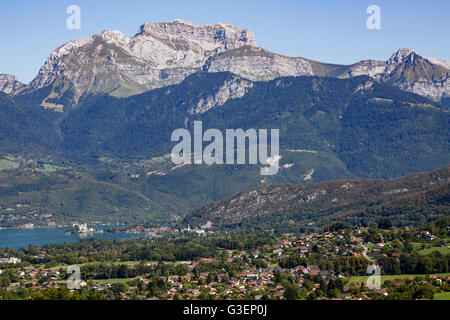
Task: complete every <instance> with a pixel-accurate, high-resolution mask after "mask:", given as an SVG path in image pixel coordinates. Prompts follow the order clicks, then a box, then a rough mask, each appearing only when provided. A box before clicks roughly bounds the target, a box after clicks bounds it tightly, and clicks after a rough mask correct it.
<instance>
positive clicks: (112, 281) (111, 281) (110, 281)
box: [93, 278, 133, 284]
mask: <svg viewBox="0 0 450 320" xmlns="http://www.w3.org/2000/svg"><path fill="white" fill-rule="evenodd" d="M130 280H133V279H132V278H121V279H101V280H93V281H94V282H101V283H107V282H108V283H111V284H114V283H127V282H128V281H130Z"/></svg>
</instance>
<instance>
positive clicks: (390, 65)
mask: <svg viewBox="0 0 450 320" xmlns="http://www.w3.org/2000/svg"><path fill="white" fill-rule="evenodd" d="M357 75H368V76H371V77H373V78H375V79H377V80H380V81H382V82H384V83H386V84H389V85H393V86H396V87H398V88H399V89H402V90H405V91H409V92H413V93H416V94H419V95H422V96H426V97H428V98H430V99H432V100H435V101H439V100H440V99H441V98H442V97H448V96H450V63H449V62H446V61H441V60H438V59H434V58H427V57H424V56H421V55H419V54H418V53H417V52H415V51H414V50H410V49H405V48H403V49H399V50H398V51H397V52H395V53H394V54H393V55H392V56H391V58H390V59H389V60H387V61H386V62H381V61H361V62H358V63H356V64H354V65H353V66H351V67H350V68H349V70H348V72H347V74H346V76H348V77H352V76H357Z"/></svg>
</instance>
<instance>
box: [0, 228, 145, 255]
mask: <svg viewBox="0 0 450 320" xmlns="http://www.w3.org/2000/svg"><path fill="white" fill-rule="evenodd" d="M104 228H108V227H105V226H96V227H95V229H104ZM69 229H70V227H57V228H36V229H0V248H15V249H17V248H22V247H27V246H28V245H30V244H32V245H36V246H43V245H46V244H54V243H63V242H77V241H78V240H79V239H80V237H79V235H78V234H66V233H65V232H66V231H67V230H69ZM143 236H144V235H143V234H132V233H124V232H116V233H108V232H105V233H94V234H90V235H89V236H88V237H90V238H97V239H107V240H113V239H130V238H139V237H143Z"/></svg>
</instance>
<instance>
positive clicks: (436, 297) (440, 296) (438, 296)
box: [433, 292, 450, 300]
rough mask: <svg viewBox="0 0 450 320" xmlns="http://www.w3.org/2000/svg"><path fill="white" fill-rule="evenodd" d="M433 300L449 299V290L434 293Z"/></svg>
mask: <svg viewBox="0 0 450 320" xmlns="http://www.w3.org/2000/svg"><path fill="white" fill-rule="evenodd" d="M433 300H450V292H441V293H435V294H434V296H433Z"/></svg>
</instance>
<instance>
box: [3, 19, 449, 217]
mask: <svg viewBox="0 0 450 320" xmlns="http://www.w3.org/2000/svg"><path fill="white" fill-rule="evenodd" d="M449 70H450V66H449V63H448V62H445V61H441V60H437V59H434V58H427V57H424V56H421V55H419V54H418V53H417V52H415V51H413V50H409V49H400V50H399V51H397V52H396V53H394V55H393V56H392V57H391V58H390V59H389V60H387V61H386V62H381V61H372V60H367V61H361V62H357V63H355V64H353V65H333V64H326V63H321V62H317V61H312V60H309V59H305V58H291V57H286V56H283V55H279V54H275V53H272V52H269V51H267V50H264V49H262V48H260V47H258V46H257V44H256V41H255V37H254V35H253V33H252V32H251V31H249V30H239V29H238V28H236V27H234V26H232V25H229V24H225V23H219V24H216V25H204V26H199V25H195V24H192V23H190V22H187V21H183V20H176V21H174V22H173V23H146V24H143V25H142V26H141V27H140V28H139V30H138V32H137V33H136V35H135V36H133V37H130V38H128V37H126V36H124V35H123V34H122V33H120V32H118V31H103V32H101V33H100V34H97V35H94V36H92V37H90V38H86V39H81V40H75V41H71V42H69V43H66V44H64V45H62V46H61V47H59V48H57V49H56V50H55V51H54V52H52V53H51V55H50V56H49V58H48V59H47V61H46V62H45V64H44V66H43V67H42V68H41V69H40V71H39V74H38V75H37V76H36V78H35V79H34V80H33V81H31V82H30V83H29V84H26V85H25V84H22V83H20V82H19V81H18V80H17V78H16V77H14V76H10V75H4V74H2V75H0V91H2V92H0V142H1V143H0V161H2V160H1V159H2V158H5V159H6V158H8V159H13V160H14V161H16V162H17V163H18V164H19V163H20V166H19V165H18V166H19V169H12V172H9V171H7V172H6V173H5V172H1V171H0V181H1V182H2V183H1V184H0V195H2V196H1V197H0V216H1V215H2V209H1V208H10V207H13V206H16V205H17V204H23V203H26V204H27V205H29V206H30V207H27V208H30V210H31V209H32V210H34V212H39V213H41V214H47V213H49V212H50V213H51V214H52V217H53V219H55V221H59V222H73V221H80V220H82V221H89V222H92V221H102V222H111V221H113V222H118V221H119V222H130V221H133V222H135V221H136V220H139V219H140V220H142V221H144V220H145V221H148V220H155V219H157V220H158V221H163V222H167V221H172V219H178V218H180V217H186V216H187V215H189V214H191V213H192V212H194V213H195V212H199V211H198V210H199V208H201V207H203V206H204V205H207V204H209V203H212V202H215V201H221V200H223V199H225V198H228V197H231V196H233V195H235V194H236V193H238V192H245V190H248V189H253V188H257V187H263V188H264V187H267V188H270V186H272V185H280V184H282V185H287V184H288V185H300V184H306V183H320V182H325V181H330V180H339V179H361V178H362V179H371V178H378V179H394V178H399V177H401V176H405V175H409V174H412V173H414V172H419V171H430V170H434V169H436V168H439V167H442V166H445V165H447V164H448V163H450V161H449V160H450V159H449V158H450V157H449V150H450V144H449V141H450V140H449V130H448V128H449V122H450V121H449V120H450V117H449V112H450V111H449V107H450V104H449V102H450V99H449V97H450V93H449V86H448V85H449V80H448V79H449V73H450V71H449ZM197 120H200V121H202V122H203V126H204V128H205V129H206V128H217V129H219V130H222V131H223V130H225V129H228V128H243V129H249V128H255V129H258V128H262V129H264V128H277V129H279V130H280V156H281V160H280V171H279V173H278V174H277V175H275V176H268V177H261V176H260V174H259V173H260V171H259V169H260V168H259V166H252V165H238V166H228V165H223V166H221V165H212V166H208V165H185V166H175V165H174V164H173V163H172V162H171V160H170V152H171V149H172V147H173V145H174V144H173V143H172V142H171V140H170V137H171V133H172V132H173V130H175V129H178V128H186V129H188V130H192V128H193V123H194V121H197ZM30 163H31V164H30ZM49 167H50V168H57V169H54V170H53V171H55V172H48V170H47V168H49ZM16 171H18V172H16ZM352 181H353V180H352ZM406 188H408V187H406ZM408 189H410V188H408ZM364 190H366V189H364ZM411 190H412V189H411ZM414 190H416V189H414ZM366 191H367V192H369V193H367V196H369V195H370V192H371V189H370V188H369V189H367V190H366ZM439 192H440V191H439ZM447 192H448V190H447ZM120 195H121V196H120ZM360 197H363V196H362V195H360ZM383 199H384V198H383ZM383 199H382V200H383ZM281 200H282V198H280V201H281ZM374 201H375V200H374ZM376 201H378V200H376ZM380 201H381V200H380ZM383 201H384V200H383ZM325 207H326V206H324V208H325ZM208 208H209V207H208ZM201 212H212V211H211V210H210V209H208V210H206V211H205V210H203V211H201ZM24 214H25V213H24ZM230 214H231V215H233V213H230ZM249 214H252V213H251V212H250V213H249ZM4 217H8V213H5V215H4ZM205 217H209V213H206V216H205ZM207 219H208V218H205V219H198V220H199V221H202V222H206V221H208V220H207ZM211 219H212V218H211ZM178 220H179V219H178ZM194 220H195V219H194ZM194 220H192V221H194ZM214 221H216V220H214ZM0 222H1V221H0ZM192 223H193V222H192ZM215 223H218V222H217V221H216V222H215ZM233 223H234V222H233ZM218 224H220V223H218Z"/></svg>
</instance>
